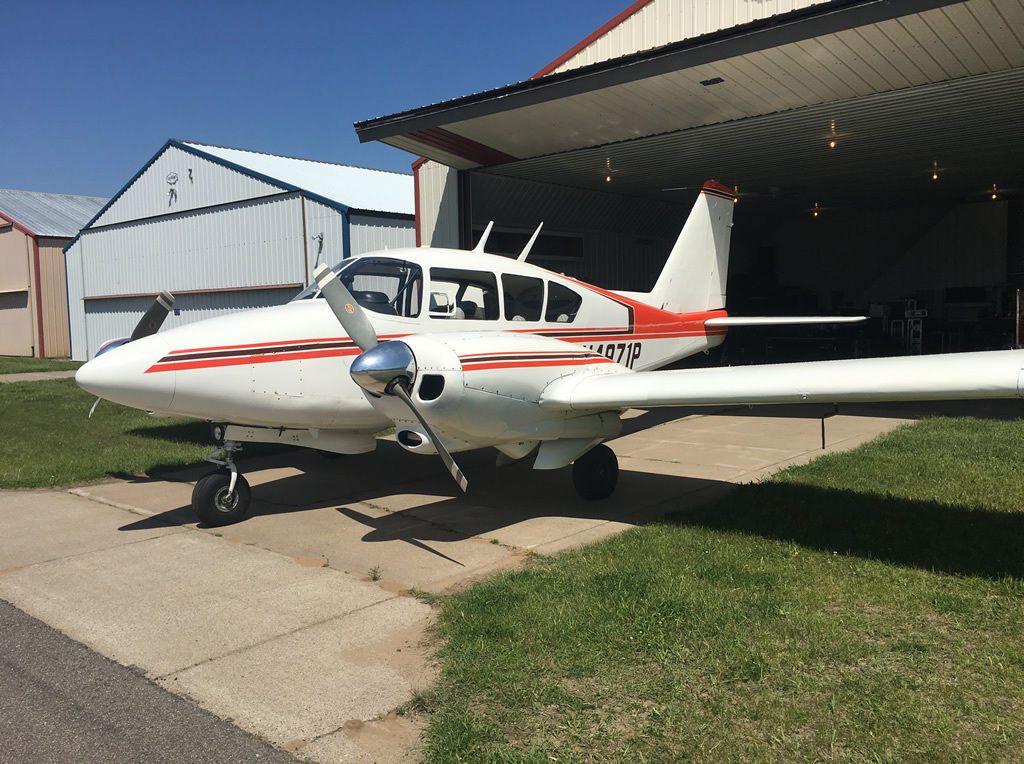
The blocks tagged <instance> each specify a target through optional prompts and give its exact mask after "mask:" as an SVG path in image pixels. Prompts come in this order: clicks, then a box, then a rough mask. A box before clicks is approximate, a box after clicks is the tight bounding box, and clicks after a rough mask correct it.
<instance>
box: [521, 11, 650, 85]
mask: <svg viewBox="0 0 1024 764" xmlns="http://www.w3.org/2000/svg"><path fill="white" fill-rule="evenodd" d="M653 1H654V0H636V2H634V3H633V4H632V5H630V6H629V7H628V8H626V9H625V10H623V11H621V12H619V13H618V14H617V15H615V16H613V17H612V18H610V19H608V20H607V21H606V22H604V23H603V24H602V25H601V26H599V27H598V28H597V29H595V30H594V31H593V32H591V33H590V34H588V35H587V36H586V37H584V38H583V39H582V40H580V41H579V42H578V43H576V44H575V45H573V46H572V47H571V48H569V50H567V51H565V53H563V54H562V55H560V56H559V57H558V58H556V59H555V60H554V61H552V62H551V63H549V64H547V65H545V66H542V67H541V68H540V69H538V70H537V71H535V72H534V73H533V74H531V75H530V79H531V80H535V79H537V78H539V77H544V76H545V75H548V74H551V72H553V71H555V69H557V68H558V67H560V66H561V65H562V64H564V63H565V62H566V61H568V60H569V59H570V58H572V57H573V56H575V55H576V54H577V53H579V52H580V51H582V50H584V49H585V48H588V47H590V45H591V44H592V43H594V42H596V41H597V40H599V39H600V38H602V37H604V36H605V35H606V34H608V33H609V32H610V31H612V30H613V29H615V27H617V26H618V25H619V24H621V23H622V22H623V21H625V20H626V19H628V18H629V17H630V16H633V15H635V14H637V13H638V12H640V11H641V10H643V9H644V8H645V7H647V6H648V5H650V4H651V3H652V2H653Z"/></svg>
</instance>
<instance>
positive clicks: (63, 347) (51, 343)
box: [37, 238, 71, 358]
mask: <svg viewBox="0 0 1024 764" xmlns="http://www.w3.org/2000/svg"><path fill="white" fill-rule="evenodd" d="M67 243H68V239H43V238H41V239H39V276H40V280H39V283H40V286H41V295H42V307H43V324H42V331H43V346H44V347H45V349H46V356H47V358H67V357H68V356H70V355H71V336H70V334H69V331H68V286H67V284H68V281H67V272H66V269H65V265H64V251H63V250H64V247H65V246H66V245H67ZM37 347H38V344H37Z"/></svg>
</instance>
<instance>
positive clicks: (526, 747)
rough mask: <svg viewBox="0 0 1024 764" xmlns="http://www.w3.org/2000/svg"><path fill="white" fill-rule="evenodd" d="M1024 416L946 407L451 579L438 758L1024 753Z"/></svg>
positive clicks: (428, 700) (935, 757)
mask: <svg viewBox="0 0 1024 764" xmlns="http://www.w3.org/2000/svg"><path fill="white" fill-rule="evenodd" d="M1022 446H1024V422H1016V421H1015V422H1006V421H994V420H974V419H940V418H937V419H930V420H926V421H924V422H922V423H920V424H918V425H916V426H912V427H905V428H901V429H899V430H897V431H895V432H893V433H891V434H889V435H887V436H884V437H882V438H880V439H878V440H876V441H874V442H872V443H870V444H868V445H865V446H863V447H861V448H859V449H857V450H855V451H852V452H849V453H845V454H837V455H832V456H826V457H823V458H821V459H818V460H817V461H815V462H813V463H811V464H809V465H807V466H803V467H796V468H792V469H789V470H786V471H784V472H782V473H780V474H778V475H777V476H775V477H774V478H773V479H771V480H768V481H766V482H763V483H759V484H753V485H748V486H744V487H741V488H740V489H738V490H737V491H735V492H734V493H732V494H730V495H729V496H727V497H725V498H724V499H721V500H719V501H717V502H715V503H713V504H710V505H707V506H706V507H704V508H703V509H701V510H700V511H699V512H698V513H697V514H690V515H687V516H681V517H678V518H676V519H675V521H674V522H666V523H662V524H658V525H652V526H647V527H643V528H639V529H636V530H633V531H630V532H628V533H625V534H623V535H621V536H619V537H616V538H614V539H611V540H608V541H606V542H603V543H600V544H596V545H594V546H589V547H586V548H583V549H580V550H578V551H574V552H570V553H567V554H563V555H560V556H558V557H555V558H552V559H537V560H535V561H533V562H532V563H531V564H530V565H529V566H528V567H527V568H526V569H524V570H521V571H518V572H514V573H508V574H505V575H501V576H499V577H497V578H494V579H491V580H488V581H485V582H483V583H480V584H477V585H475V586H473V587H472V588H470V589H468V590H467V591H465V592H463V593H460V594H458V595H455V596H453V597H451V598H446V599H444V600H443V602H442V605H441V611H440V617H439V624H438V631H439V635H438V636H439V638H440V641H439V644H440V645H441V647H440V648H439V653H438V655H439V658H440V661H441V665H442V674H441V679H440V681H439V683H438V685H437V687H436V688H435V689H434V690H432V691H431V692H430V693H428V694H426V695H425V696H424V697H423V698H421V699H420V700H421V704H422V706H423V707H424V708H425V709H426V710H427V711H429V712H430V724H429V728H428V731H427V757H428V759H430V760H432V761H445V762H448V761H466V762H469V761H474V762H475V761H501V762H511V761H537V762H541V761H544V762H550V761H574V760H577V761H677V760H698V761H716V762H717V761H737V760H756V761H794V760H796V761H809V760H820V759H841V760H847V761H894V762H895V761H968V760H986V761H996V760H1001V761H1019V760H1021V758H1022V756H1024V582H1022V580H1024V513H1022V509H1024V470H1022V466H1024V465H1022Z"/></svg>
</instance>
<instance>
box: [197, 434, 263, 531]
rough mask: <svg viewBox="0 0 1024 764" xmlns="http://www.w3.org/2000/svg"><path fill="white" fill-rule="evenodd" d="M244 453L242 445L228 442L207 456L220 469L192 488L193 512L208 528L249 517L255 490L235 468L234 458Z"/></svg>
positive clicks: (205, 476)
mask: <svg viewBox="0 0 1024 764" xmlns="http://www.w3.org/2000/svg"><path fill="white" fill-rule="evenodd" d="M240 450H241V446H239V445H238V444H237V443H235V442H234V441H230V440H228V441H224V444H223V445H222V446H221V447H220V448H217V449H215V450H214V451H212V452H211V453H210V455H209V456H207V457H206V460H207V461H208V462H213V463H214V464H217V465H220V469H218V470H215V471H213V472H211V473H209V474H208V475H204V476H203V477H202V478H200V479H199V481H198V482H197V483H196V487H195V488H194V489H192V510H193V511H194V512H195V513H196V517H197V518H198V519H199V522H201V523H203V524H204V525H209V526H218V525H230V524H231V523H237V522H238V521H239V520H241V519H242V518H244V517H245V516H246V515H247V514H249V504H250V502H251V501H252V491H251V490H250V488H249V481H247V480H246V479H245V477H244V476H243V475H242V474H241V473H240V472H239V471H238V468H237V467H236V466H235V458H234V455H235V452H236V451H240Z"/></svg>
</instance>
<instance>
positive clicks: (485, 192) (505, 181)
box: [470, 173, 692, 291]
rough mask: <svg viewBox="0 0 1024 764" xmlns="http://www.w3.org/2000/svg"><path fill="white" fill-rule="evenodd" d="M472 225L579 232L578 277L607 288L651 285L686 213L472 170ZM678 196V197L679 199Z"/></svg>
mask: <svg viewBox="0 0 1024 764" xmlns="http://www.w3.org/2000/svg"><path fill="white" fill-rule="evenodd" d="M470 189H471V190H470V193H471V195H472V202H471V206H472V215H473V223H474V225H475V226H481V225H484V224H486V223H487V221H488V220H492V219H493V220H494V221H495V224H496V225H499V226H513V227H517V228H522V229H524V230H530V229H533V228H535V227H536V226H537V223H539V222H540V221H542V220H543V221H544V230H546V231H548V232H558V233H563V234H566V233H567V234H582V235H583V263H582V269H581V270H580V272H579V273H578V275H579V276H580V277H582V278H584V279H585V280H587V281H589V282H590V283H593V284H596V285H598V286H602V287H607V288H611V289H627V290H638V291H644V290H647V289H649V288H650V287H651V285H652V284H653V281H654V278H655V277H656V276H657V274H658V273H659V272H660V270H661V265H662V263H663V262H664V261H665V258H666V257H667V256H668V252H669V249H670V248H671V244H672V242H673V241H675V238H676V237H677V236H678V235H679V231H680V230H681V229H682V227H683V223H684V222H685V220H686V217H687V215H688V214H689V211H690V205H691V204H692V198H691V197H685V203H683V202H682V201H681V203H680V204H670V203H667V202H659V201H653V200H646V199H637V198H634V197H628V196H619V195H617V194H609V193H601V192H596V191H588V190H584V189H578V188H570V187H568V186H558V185H554V184H549V183H535V182H530V181H522V180H518V179H514V178H506V177H500V176H496V175H487V174H484V173H473V175H472V176H471V181H470ZM681 199H682V198H681Z"/></svg>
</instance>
